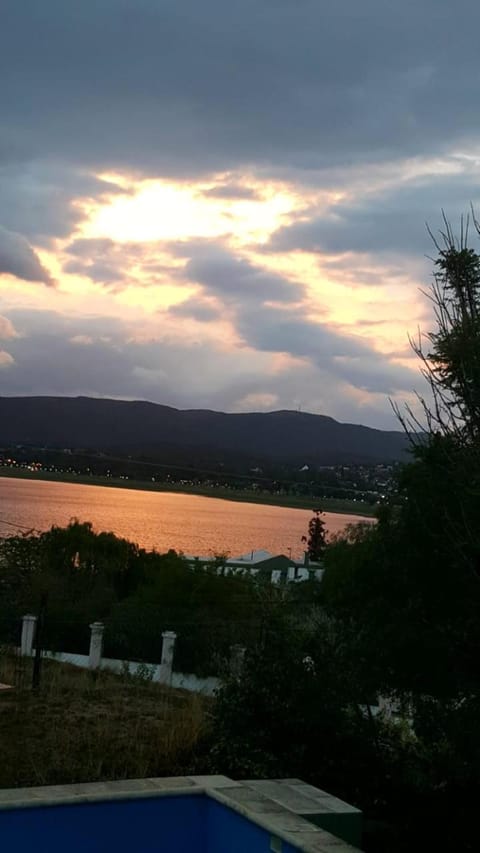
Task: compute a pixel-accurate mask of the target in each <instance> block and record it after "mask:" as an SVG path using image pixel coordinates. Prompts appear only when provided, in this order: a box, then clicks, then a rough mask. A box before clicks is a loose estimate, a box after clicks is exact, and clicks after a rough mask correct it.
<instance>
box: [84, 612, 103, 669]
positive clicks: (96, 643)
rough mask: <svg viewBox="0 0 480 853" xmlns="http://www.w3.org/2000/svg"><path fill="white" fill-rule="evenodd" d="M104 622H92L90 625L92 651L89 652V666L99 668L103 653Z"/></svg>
mask: <svg viewBox="0 0 480 853" xmlns="http://www.w3.org/2000/svg"><path fill="white" fill-rule="evenodd" d="M104 628H105V625H104V624H103V622H92V624H91V625H90V632H91V633H90V651H89V653H88V668H89V669H98V668H99V666H100V664H101V662H102V654H103V631H104Z"/></svg>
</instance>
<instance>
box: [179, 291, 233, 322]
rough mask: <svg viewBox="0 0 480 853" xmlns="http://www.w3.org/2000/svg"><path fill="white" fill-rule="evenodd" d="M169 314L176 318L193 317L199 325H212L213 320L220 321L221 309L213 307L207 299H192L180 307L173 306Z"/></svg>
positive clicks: (182, 303) (181, 303)
mask: <svg viewBox="0 0 480 853" xmlns="http://www.w3.org/2000/svg"><path fill="white" fill-rule="evenodd" d="M169 314H172V315H173V316H174V317H191V318H192V319H193V320H197V321H198V322H199V323H210V322H211V321H212V320H218V319H219V316H220V314H221V309H220V308H219V307H215V306H214V305H211V304H210V303H209V302H208V301H207V300H205V299H198V298H196V297H192V298H191V299H187V300H186V301H185V302H180V303H179V304H178V305H172V306H171V308H169Z"/></svg>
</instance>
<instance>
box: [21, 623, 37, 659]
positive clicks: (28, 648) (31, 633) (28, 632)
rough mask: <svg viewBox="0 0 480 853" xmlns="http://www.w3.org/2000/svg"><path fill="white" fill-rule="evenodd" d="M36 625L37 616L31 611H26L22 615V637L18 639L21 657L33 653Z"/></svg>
mask: <svg viewBox="0 0 480 853" xmlns="http://www.w3.org/2000/svg"><path fill="white" fill-rule="evenodd" d="M36 627H37V617H36V616H34V615H33V614H32V613H26V614H25V616H23V617H22V638H21V641H20V654H21V655H22V657H27V658H30V657H32V655H33V643H34V640H35V631H36Z"/></svg>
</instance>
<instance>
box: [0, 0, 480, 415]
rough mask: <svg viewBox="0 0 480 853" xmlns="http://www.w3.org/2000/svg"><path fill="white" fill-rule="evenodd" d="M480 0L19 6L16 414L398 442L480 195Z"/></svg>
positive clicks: (8, 96)
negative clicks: (292, 427) (375, 432)
mask: <svg viewBox="0 0 480 853" xmlns="http://www.w3.org/2000/svg"><path fill="white" fill-rule="evenodd" d="M479 23H480V11H479V9H478V4H477V3H475V2H473V0H457V2H456V3H455V4H454V3H452V0H448V2H447V0H415V2H413V0H403V2H401V3H400V2H390V0H362V2H359V0H332V2H329V3H327V2H322V0H202V2H199V0H3V2H2V3H1V21H0V65H1V69H0V81H1V82H0V108H1V113H0V119H1V121H0V394H1V395H17V394H21V395H23V394H54V395H65V394H68V395H77V394H85V395H92V396H108V397H115V398H125V399H147V400H153V401H155V402H161V403H165V404H168V405H173V406H177V407H180V408H214V409H220V410H226V411H232V412H239V411H251V410H258V411H267V410H272V409H286V408H288V409H294V408H295V409H296V408H301V409H302V410H303V411H313V412H320V413H325V414H330V415H332V416H333V417H336V418H338V419H339V420H343V421H351V422H357V423H365V424H368V425H371V426H379V427H382V428H395V426H396V421H395V418H394V416H393V414H392V411H391V407H390V404H389V402H388V398H389V397H390V398H392V399H394V400H397V401H399V402H400V401H412V400H413V390H414V389H415V388H418V389H419V390H422V384H421V378H420V377H419V373H418V366H417V362H416V360H415V359H414V358H413V356H412V355H411V352H410V348H409V344H408V337H407V336H408V333H409V332H410V333H413V334H415V333H416V331H417V329H418V327H419V326H420V327H421V328H422V329H423V330H424V331H427V330H428V329H429V328H431V324H432V320H431V316H430V314H431V309H430V307H429V303H428V300H427V299H426V298H425V296H423V295H422V293H421V292H420V289H419V288H420V287H422V286H423V287H424V286H425V285H428V282H429V280H430V276H431V269H432V263H431V261H430V260H429V259H428V257H427V256H428V255H432V254H433V253H434V249H433V247H432V245H431V241H430V239H429V237H428V234H427V231H426V228H425V222H426V221H428V223H429V225H430V226H431V227H432V229H433V230H436V229H438V228H439V227H440V225H441V208H444V209H445V211H446V213H447V215H448V216H449V218H450V219H451V220H452V222H453V223H454V224H455V223H457V222H458V218H459V216H460V214H461V212H462V211H465V210H468V208H469V205H470V203H471V202H472V203H473V204H474V205H475V204H476V203H477V202H478V199H479V196H480V107H479V83H480V80H479V77H480V61H479V58H478V24H479Z"/></svg>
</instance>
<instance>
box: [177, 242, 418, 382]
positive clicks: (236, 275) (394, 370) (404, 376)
mask: <svg viewBox="0 0 480 853" xmlns="http://www.w3.org/2000/svg"><path fill="white" fill-rule="evenodd" d="M183 251H185V252H187V251H188V252H190V260H189V261H188V263H187V265H186V268H185V275H186V277H187V278H188V279H190V280H191V281H195V282H198V283H200V284H201V285H202V286H203V293H204V294H205V295H207V296H210V295H213V296H216V297H220V298H221V299H223V301H224V303H225V304H226V305H227V306H228V307H229V309H231V310H230V311H229V312H228V316H229V318H230V319H231V321H232V322H233V324H234V327H235V329H236V332H237V333H238V334H239V335H240V336H241V337H242V338H243V340H244V342H245V344H247V345H248V346H249V347H251V348H253V349H254V350H257V351H259V352H267V353H289V354H290V355H293V356H296V357H298V358H303V359H307V360H308V361H310V362H311V363H312V364H314V365H315V366H316V367H317V368H320V369H321V370H326V371H327V372H328V373H329V374H330V376H331V377H333V378H335V379H337V380H338V379H341V380H342V381H345V382H349V383H350V384H351V385H353V386H355V387H357V388H359V389H362V390H367V391H373V392H381V393H385V394H393V393H395V392H396V391H398V390H400V389H405V390H411V388H412V387H413V386H414V384H415V380H416V375H415V373H414V371H412V370H409V369H408V368H405V367H402V366H400V365H397V364H395V363H393V362H391V361H389V360H388V357H387V356H386V355H385V354H384V353H379V352H376V351H375V349H374V348H373V347H371V346H369V345H368V344H367V343H366V342H365V341H363V340H361V339H360V338H359V337H356V336H355V335H348V334H346V333H344V332H342V331H339V330H336V329H335V328H332V327H331V326H329V325H327V324H326V323H321V322H318V321H317V320H312V319H310V318H309V317H308V316H307V315H306V313H305V309H304V308H302V307H300V306H297V307H296V305H295V302H298V301H299V300H301V299H302V297H303V296H304V288H303V285H302V284H301V283H298V284H292V283H291V282H289V281H288V280H287V279H285V278H282V277H281V276H279V275H275V276H272V275H270V274H266V273H265V272H264V271H263V270H260V269H259V268H257V267H256V266H255V265H253V264H251V263H249V262H248V261H246V260H242V261H240V259H238V258H236V257H234V256H233V255H232V254H231V253H229V252H228V251H227V250H226V249H219V248H218V247H217V248H216V247H214V246H212V245H211V244H210V243H206V244H202V243H197V244H190V247H189V248H188V249H187V246H185V247H184V250H183ZM282 297H283V298H282ZM269 303H274V304H269ZM190 306H191V310H189V308H190ZM197 306H198V299H197V298H195V299H194V300H188V301H187V302H185V303H183V304H182V306H178V307H177V309H176V312H177V313H178V312H179V311H180V312H181V313H184V314H185V315H187V316H188V315H189V316H193V317H195V310H196V309H197Z"/></svg>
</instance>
